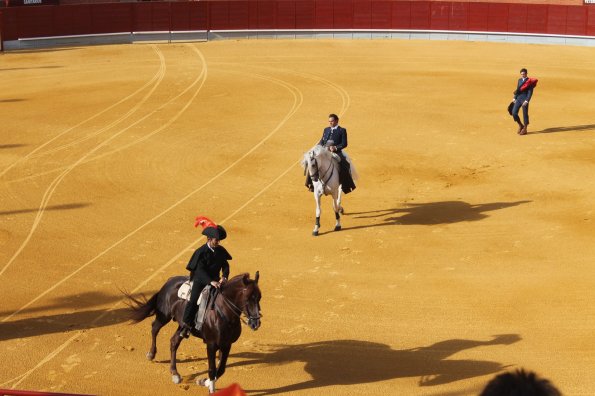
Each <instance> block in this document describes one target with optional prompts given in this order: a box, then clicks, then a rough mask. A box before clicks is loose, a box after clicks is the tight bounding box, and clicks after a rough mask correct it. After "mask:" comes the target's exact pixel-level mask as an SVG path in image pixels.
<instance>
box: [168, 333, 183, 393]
mask: <svg viewBox="0 0 595 396" xmlns="http://www.w3.org/2000/svg"><path fill="white" fill-rule="evenodd" d="M181 330H182V327H181V326H178V329H177V330H176V332H175V333H174V335H173V336H172V337H171V340H170V351H171V362H170V366H169V371H170V372H171V380H172V381H173V382H174V384H179V383H180V382H182V376H181V375H180V374H179V373H178V368H177V367H176V352H177V351H178V347H179V346H180V343H181V342H182V336H181V335H180V331H181Z"/></svg>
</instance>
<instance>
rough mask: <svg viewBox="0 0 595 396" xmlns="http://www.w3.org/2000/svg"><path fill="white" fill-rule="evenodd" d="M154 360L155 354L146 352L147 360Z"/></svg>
mask: <svg viewBox="0 0 595 396" xmlns="http://www.w3.org/2000/svg"><path fill="white" fill-rule="evenodd" d="M153 359H155V354H154V353H151V352H147V360H153Z"/></svg>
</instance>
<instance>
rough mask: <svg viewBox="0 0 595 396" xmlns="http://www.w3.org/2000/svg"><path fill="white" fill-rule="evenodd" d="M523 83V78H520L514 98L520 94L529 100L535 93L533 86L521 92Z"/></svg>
mask: <svg viewBox="0 0 595 396" xmlns="http://www.w3.org/2000/svg"><path fill="white" fill-rule="evenodd" d="M522 85H523V79H522V78H519V81H518V82H517V85H516V91H514V98H515V99H516V98H518V97H519V96H522V97H523V100H526V101H527V102H528V101H530V100H531V96H532V95H533V88H529V89H527V90H526V91H523V92H521V86H522Z"/></svg>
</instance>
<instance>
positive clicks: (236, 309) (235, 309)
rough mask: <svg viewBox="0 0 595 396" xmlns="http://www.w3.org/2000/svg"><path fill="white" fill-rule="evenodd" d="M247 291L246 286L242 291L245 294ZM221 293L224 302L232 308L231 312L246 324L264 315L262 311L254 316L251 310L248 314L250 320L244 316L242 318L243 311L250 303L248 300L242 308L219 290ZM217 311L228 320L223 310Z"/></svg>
mask: <svg viewBox="0 0 595 396" xmlns="http://www.w3.org/2000/svg"><path fill="white" fill-rule="evenodd" d="M245 291H246V288H244V290H243V291H242V294H244V292H245ZM219 295H220V296H221V298H222V299H223V304H225V306H227V307H228V308H229V309H230V310H231V312H232V313H233V314H234V316H236V317H237V318H240V320H241V321H242V323H244V324H245V325H247V326H248V321H249V320H256V319H260V318H262V315H261V314H260V313H259V314H258V315H257V316H252V315H251V314H250V312H248V315H246V316H247V317H248V321H247V320H245V319H244V318H242V313H244V308H246V306H247V305H248V302H246V304H244V306H243V307H242V308H240V307H238V306H237V305H235V304H234V303H233V301H231V300H230V299H229V298H227V297H226V296H225V295H224V294H223V293H222V292H219ZM217 311H218V312H219V314H220V315H221V316H222V317H223V318H224V319H225V320H227V318H226V317H225V315H224V314H223V312H221V311H220V310H217Z"/></svg>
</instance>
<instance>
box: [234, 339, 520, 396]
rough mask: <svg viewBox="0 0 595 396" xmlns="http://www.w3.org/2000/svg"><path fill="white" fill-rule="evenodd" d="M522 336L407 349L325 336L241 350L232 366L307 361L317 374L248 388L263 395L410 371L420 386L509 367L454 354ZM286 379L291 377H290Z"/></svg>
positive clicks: (386, 377) (307, 367) (309, 370)
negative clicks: (324, 338) (265, 349)
mask: <svg viewBox="0 0 595 396" xmlns="http://www.w3.org/2000/svg"><path fill="white" fill-rule="evenodd" d="M520 340H521V337H520V336H519V335H518V334H503V335H497V336H493V338H492V339H491V340H489V341H475V340H461V339H452V340H446V341H441V342H437V343H435V344H433V345H430V346H426V347H419V348H413V349H403V350H393V349H391V348H390V346H388V345H385V344H379V343H375V342H368V341H358V340H338V341H323V342H313V343H308V344H300V345H290V346H286V345H280V346H276V347H273V350H272V352H259V353H252V352H245V353H239V354H236V355H233V357H234V358H243V359H246V360H244V361H241V362H238V363H233V364H231V365H229V366H228V367H241V366H247V365H254V364H263V365H265V366H275V365H282V364H290V363H294V362H304V363H305V367H304V369H305V370H306V372H307V373H308V374H309V375H310V376H311V378H312V379H310V380H307V381H303V382H298V383H292V384H289V385H285V386H281V387H279V388H270V389H250V390H249V389H246V391H247V392H249V393H253V394H256V395H259V396H261V395H275V394H285V393H288V392H297V391H300V390H306V389H318V388H323V387H326V386H336V385H355V384H365V383H370V382H378V381H386V380H390V379H395V378H405V377H419V386H435V385H441V384H447V383H450V382H454V381H460V380H464V379H467V378H473V377H478V376H484V375H491V374H494V373H497V372H499V371H501V370H503V369H505V368H506V367H507V366H504V365H502V364H501V363H498V362H491V361H482V360H466V359H463V360H461V359H449V357H451V356H452V355H454V354H456V353H458V352H461V351H464V350H467V349H471V348H477V347H489V346H496V345H510V344H513V343H515V342H518V341H520ZM281 380H282V381H283V380H284V382H288V381H291V380H290V379H287V378H286V379H281Z"/></svg>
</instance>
